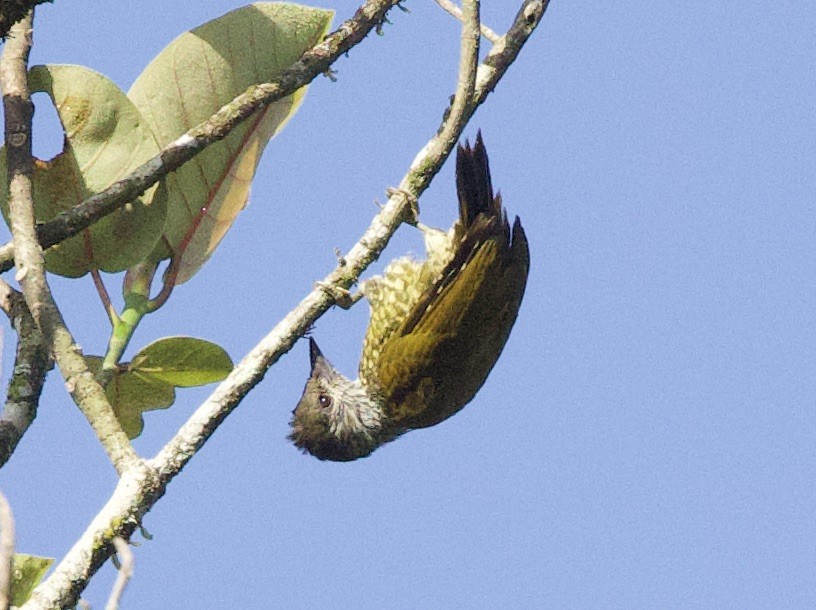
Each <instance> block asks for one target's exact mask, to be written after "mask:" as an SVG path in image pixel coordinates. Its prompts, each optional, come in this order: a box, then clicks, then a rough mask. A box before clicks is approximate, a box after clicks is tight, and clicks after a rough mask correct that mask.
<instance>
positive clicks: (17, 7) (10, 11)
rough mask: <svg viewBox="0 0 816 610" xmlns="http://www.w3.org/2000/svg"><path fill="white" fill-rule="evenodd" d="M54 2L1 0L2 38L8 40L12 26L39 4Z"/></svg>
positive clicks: (0, 32) (0, 35) (0, 30)
mask: <svg viewBox="0 0 816 610" xmlns="http://www.w3.org/2000/svg"><path fill="white" fill-rule="evenodd" d="M53 1H54V0H0V38H2V39H3V40H5V39H6V36H8V34H9V30H10V29H11V26H13V25H14V24H15V23H17V22H18V21H20V20H21V19H22V18H23V17H25V16H26V14H28V11H30V10H32V9H33V8H34V7H35V6H37V5H38V4H45V3H46V2H47V3H51V2H53Z"/></svg>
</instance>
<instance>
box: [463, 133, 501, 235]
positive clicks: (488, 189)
mask: <svg viewBox="0 0 816 610" xmlns="http://www.w3.org/2000/svg"><path fill="white" fill-rule="evenodd" d="M456 192H457V194H458V195H459V218H460V220H461V222H462V224H463V225H464V226H466V227H469V226H470V225H471V224H473V221H474V220H475V219H476V217H477V216H478V215H479V214H485V215H488V216H491V215H492V216H498V215H499V214H500V213H501V199H500V198H499V197H494V196H493V185H492V184H491V182H490V164H489V162H488V160H487V150H485V145H484V141H482V132H481V130H479V132H478V134H477V135H476V144H475V146H474V147H473V148H471V147H470V143H469V142H468V141H467V140H465V145H464V146H462V145H461V144H460V145H459V148H458V149H457V151H456Z"/></svg>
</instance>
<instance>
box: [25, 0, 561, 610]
mask: <svg viewBox="0 0 816 610" xmlns="http://www.w3.org/2000/svg"><path fill="white" fill-rule="evenodd" d="M547 4H548V0H526V1H525V2H523V3H522V8H521V10H520V11H519V13H518V15H517V16H516V20H515V21H514V23H513V26H512V27H511V28H510V30H509V31H508V33H507V34H505V36H503V37H502V40H501V41H500V42H501V44H499V45H496V46H495V47H494V48H493V50H491V52H490V53H489V54H488V56H487V57H486V58H485V61H484V62H483V63H482V64H481V65H480V66H479V69H478V71H477V75H476V87H475V91H474V92H473V102H472V105H471V106H470V108H469V111H467V112H466V115H467V116H468V117H469V116H470V115H471V114H472V113H473V111H474V110H475V108H476V107H477V106H478V105H479V104H481V103H482V102H483V101H484V100H485V99H486V98H487V96H488V95H489V93H490V92H491V91H492V90H493V89H494V88H495V87H496V85H497V83H498V81H499V80H500V79H501V77H502V76H503V75H504V73H505V72H506V70H507V68H508V67H509V66H510V64H512V63H513V61H514V60H515V58H516V57H517V55H518V53H519V52H520V51H521V48H522V47H523V46H524V44H525V42H526V41H527V40H528V38H529V37H530V35H531V34H532V33H533V31H534V30H535V28H536V27H537V26H538V24H539V23H540V21H541V18H542V17H543V15H544V11H545V9H546V7H547ZM448 114H450V109H449V112H448ZM460 135H461V133H457V134H455V137H454V142H455V141H456V140H457V139H458V138H459V136H460ZM437 141H439V136H434V138H432V139H431V141H430V142H429V143H428V144H427V145H426V146H425V147H424V148H423V150H422V151H421V152H420V153H419V154H418V155H417V157H416V158H415V159H414V161H413V163H412V165H411V168H410V169H409V171H408V173H407V174H406V176H405V177H404V178H403V180H402V183H401V184H405V185H408V186H410V188H411V190H407V189H405V190H396V191H394V192H393V194H392V195H391V197H390V198H389V200H388V202H387V203H386V204H385V205H384V206H383V209H382V210H381V211H380V213H379V214H377V216H376V217H375V218H374V219H373V220H372V223H371V225H370V226H369V228H368V229H367V230H366V232H365V233H364V235H363V237H362V238H361V239H360V241H359V242H358V243H357V244H356V245H355V246H354V247H353V248H352V249H351V250H350V251H349V253H348V254H347V255H346V256H345V257H343V263H344V264H341V265H339V266H338V267H337V268H336V269H335V270H334V271H332V272H331V273H330V274H329V275H328V276H326V278H325V280H324V282H323V284H329V285H335V286H340V287H345V288H348V287H349V286H351V284H352V283H353V282H354V281H355V280H356V279H357V278H358V277H359V275H360V273H362V271H363V270H364V269H365V268H366V266H367V265H368V264H370V263H371V262H372V261H373V260H375V259H376V257H377V256H378V254H379V252H380V251H381V250H382V248H384V247H385V244H386V243H387V241H388V238H389V237H390V235H391V234H392V233H393V231H394V230H396V228H397V227H398V226H399V225H400V224H401V223H402V222H403V221H404V220H405V219H406V218H410V217H411V214H410V208H411V205H412V203H413V197H414V196H418V195H419V194H420V193H422V192H423V191H424V190H425V189H426V188H427V187H428V185H429V184H430V181H431V179H432V178H433V176H434V175H435V174H436V173H437V172H438V171H439V169H440V168H441V167H442V164H443V162H444V160H445V158H446V157H447V154H449V153H450V150H451V149H452V148H453V145H451V146H450V148H447V149H446V147H444V146H442V147H439V146H438V145H436V144H435V143H436V142H437ZM329 292H330V291H327V290H325V289H323V288H317V289H315V290H313V291H312V292H311V293H309V294H308V295H307V296H306V297H305V298H304V299H303V300H302V301H301V302H300V304H299V305H298V306H297V307H296V308H295V309H293V310H292V311H291V312H290V313H289V314H288V315H287V316H286V317H285V318H284V319H283V320H281V321H280V322H279V323H278V324H277V325H276V326H275V328H274V329H273V330H272V331H271V332H270V333H269V334H268V335H267V336H266V337H264V339H262V340H261V342H260V343H258V345H257V346H256V347H255V348H253V349H252V351H251V352H250V353H249V354H248V355H247V356H246V357H244V359H243V360H242V361H241V362H240V363H239V364H238V365H237V366H236V367H235V369H234V370H233V372H232V373H230V375H229V376H228V377H227V378H226V379H225V380H224V381H223V382H222V383H221V384H220V385H219V386H218V387H217V388H216V389H215V391H214V392H213V393H212V395H211V396H210V398H208V399H207V400H206V401H205V402H204V403H203V404H202V405H201V406H200V407H199V408H198V409H197V410H196V411H195V413H194V414H193V415H192V416H191V417H190V419H189V420H188V421H187V422H186V423H185V424H184V425H183V426H182V428H181V430H179V432H178V434H176V436H174V437H173V439H171V440H170V442H169V443H168V444H167V445H166V446H165V447H164V448H163V449H162V450H161V451H160V452H159V453H158V455H156V457H155V458H153V459H152V460H149V461H148V462H149V464H148V466H149V468H148V469H146V470H145V471H144V472H139V471H131V472H127V473H126V474H125V475H124V476H123V477H122V478H121V479H120V480H119V483H118V485H117V486H116V489H115V490H114V492H113V495H112V496H111V498H110V499H109V500H108V502H107V503H106V504H105V506H104V507H103V508H102V509H101V510H100V512H99V513H98V514H97V515H96V517H94V519H93V521H92V522H91V524H90V525H89V526H88V528H87V529H86V530H85V532H84V533H83V535H82V536H81V537H80V539H79V540H77V542H76V544H74V546H73V548H72V549H71V550H70V551H69V552H68V554H67V555H66V556H65V557H64V558H63V560H62V561H61V562H60V564H59V565H58V566H57V567H56V569H55V570H54V572H53V573H52V574H51V576H50V577H49V578H48V579H47V580H46V581H45V582H44V583H43V584H41V585H40V586H39V587H38V588H37V590H36V591H35V592H34V594H33V595H32V597H31V599H30V600H29V601H28V603H26V604H25V606H24V609H25V610H35V609H37V610H39V609H43V610H44V609H46V608H53V607H60V606H66V605H67V606H70V605H71V604H72V603H74V602H75V601H76V599H77V598H78V596H79V594H80V592H81V591H82V589H83V588H84V586H85V584H86V583H87V581H88V579H89V578H90V577H91V576H92V575H93V573H94V572H95V571H96V570H97V569H98V568H99V566H101V565H102V563H104V561H105V560H106V559H107V558H108V557H109V556H110V554H111V552H112V547H111V544H112V540H113V538H114V537H116V536H120V537H122V538H123V539H126V540H127V539H128V538H129V537H130V536H131V534H132V533H133V531H134V530H135V529H136V527H137V526H138V524H139V523H140V522H141V520H142V518H143V517H144V515H145V513H147V511H148V510H150V508H151V507H152V506H153V505H154V504H155V503H156V501H158V499H159V498H160V497H161V496H162V495H163V494H164V492H165V490H166V487H167V485H168V483H169V482H170V481H171V480H172V479H173V478H174V477H175V476H176V475H177V474H178V473H179V472H180V471H181V470H182V468H183V467H184V466H185V465H186V464H187V462H189V460H190V459H191V458H192V457H193V455H195V453H196V451H197V450H198V448H199V447H201V446H202V445H203V444H204V443H205V442H206V441H207V439H208V438H209V437H210V436H211V435H212V434H213V432H214V431H215V430H216V429H217V427H218V425H219V424H220V423H221V422H222V421H223V420H224V418H226V417H227V415H229V413H230V412H231V411H232V410H233V409H234V408H235V406H236V405H237V404H238V403H239V402H240V400H241V399H242V398H243V397H244V396H245V395H246V394H247V393H248V392H249V390H251V389H252V387H254V386H255V385H256V384H257V383H259V382H260V380H261V379H262V378H263V376H264V374H265V372H266V370H267V369H268V368H269V367H270V366H271V365H272V364H274V363H275V362H276V361H277V360H278V359H279V358H280V357H281V355H283V354H284V353H285V352H287V351H288V350H289V349H291V347H292V346H293V345H294V343H295V341H296V340H297V337H299V336H301V335H302V334H303V333H304V332H305V331H306V330H307V329H308V328H309V326H310V325H311V324H312V323H313V322H314V320H316V319H317V318H318V317H319V316H320V315H321V314H322V313H324V312H325V311H326V310H327V309H328V308H329V307H330V306H331V305H332V303H333V299H332V297H331V296H330V294H329ZM151 472H157V473H158V477H157V478H153V477H151V476H149V474H150V473H151Z"/></svg>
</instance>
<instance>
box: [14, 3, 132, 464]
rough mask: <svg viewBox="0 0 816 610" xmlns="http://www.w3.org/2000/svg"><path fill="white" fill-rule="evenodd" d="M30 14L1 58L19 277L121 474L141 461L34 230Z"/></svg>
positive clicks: (73, 392) (33, 311) (46, 337)
mask: <svg viewBox="0 0 816 610" xmlns="http://www.w3.org/2000/svg"><path fill="white" fill-rule="evenodd" d="M32 18H33V16H32V15H29V16H27V17H26V18H24V19H23V20H22V21H19V22H18V23H16V24H15V25H14V26H13V27H12V28H11V31H10V32H9V38H8V40H7V41H6V45H5V47H4V49H3V55H2V58H0V88H2V90H3V111H4V113H5V120H6V124H5V136H6V160H7V165H8V185H9V214H10V216H11V222H10V227H11V234H12V237H13V240H14V262H15V265H16V266H17V279H18V281H19V282H20V285H21V287H22V289H23V296H24V297H25V301H26V305H27V306H28V309H29V311H30V312H31V315H32V316H33V318H34V321H35V322H36V323H37V326H38V327H39V328H40V331H41V332H42V335H43V339H44V340H45V345H46V346H47V348H48V349H49V351H50V352H51V353H52V354H53V356H54V360H55V361H56V362H57V365H58V366H59V369H60V372H61V373H62V376H63V378H64V380H65V386H66V388H67V389H68V391H69V393H70V394H71V397H72V398H73V399H74V402H76V404H77V405H78V406H79V408H80V409H81V410H82V412H83V413H84V414H85V417H86V418H87V419H88V421H89V422H90V424H91V427H92V428H93V429H94V432H96V435H97V437H98V438H99V441H100V442H101V443H102V446H103V447H104V448H105V451H106V452H107V453H108V456H109V457H110V459H111V461H112V462H113V465H114V467H115V468H116V470H117V472H119V474H121V473H123V472H124V471H125V470H126V469H127V468H128V467H130V466H133V465H136V464H138V463H139V462H140V461H141V460H140V459H139V457H138V456H137V455H136V452H135V451H134V450H133V447H132V446H131V444H130V441H129V440H128V438H127V435H126V434H125V432H124V431H123V430H122V426H121V425H120V424H119V422H118V421H117V419H116V417H115V415H114V413H113V409H112V408H111V406H110V403H109V402H108V399H107V398H106V397H105V391H104V390H103V389H102V387H101V386H100V385H99V384H98V383H97V382H96V380H95V379H94V377H93V375H92V374H91V373H90V371H88V367H87V365H86V363H85V359H84V358H83V357H82V353H81V351H80V349H79V347H78V346H77V345H76V342H75V341H74V339H73V337H72V336H71V333H70V332H69V331H68V328H67V327H66V326H65V322H64V321H63V319H62V314H60V312H59V309H58V308H57V305H56V303H55V302H54V299H53V297H52V296H51V290H50V288H49V287H48V282H47V281H46V279H45V260H44V258H43V251H42V248H41V247H40V244H39V243H38V242H37V236H36V232H35V222H34V197H33V186H32V179H31V177H32V174H33V159H32V156H31V116H32V114H33V110H34V107H33V105H32V103H31V96H30V94H29V91H28V82H27V63H28V54H29V51H30V49H31V24H32Z"/></svg>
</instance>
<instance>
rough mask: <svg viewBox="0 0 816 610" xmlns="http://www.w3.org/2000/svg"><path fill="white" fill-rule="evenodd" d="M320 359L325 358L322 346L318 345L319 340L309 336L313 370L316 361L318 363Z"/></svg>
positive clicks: (310, 359)
mask: <svg viewBox="0 0 816 610" xmlns="http://www.w3.org/2000/svg"><path fill="white" fill-rule="evenodd" d="M318 359H324V360H325V358H323V353H322V352H321V351H320V348H319V347H317V342H316V341H315V340H314V339H312V338H311V337H309V361H310V362H311V364H312V370H314V367H315V363H317V361H318Z"/></svg>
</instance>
